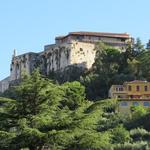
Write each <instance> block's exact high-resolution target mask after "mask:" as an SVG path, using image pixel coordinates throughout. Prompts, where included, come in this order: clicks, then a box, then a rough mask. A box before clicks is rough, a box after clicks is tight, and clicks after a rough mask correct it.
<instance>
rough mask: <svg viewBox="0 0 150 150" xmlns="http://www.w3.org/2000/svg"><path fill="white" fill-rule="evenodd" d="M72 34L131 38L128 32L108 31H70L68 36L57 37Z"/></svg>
mask: <svg viewBox="0 0 150 150" xmlns="http://www.w3.org/2000/svg"><path fill="white" fill-rule="evenodd" d="M70 35H81V36H82V35H84V36H100V37H116V38H130V35H129V34H128V33H108V32H84V31H80V32H70V33H69V34H68V35H66V36H58V37H56V39H63V38H65V37H68V36H70Z"/></svg>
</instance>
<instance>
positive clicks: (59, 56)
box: [0, 32, 133, 84]
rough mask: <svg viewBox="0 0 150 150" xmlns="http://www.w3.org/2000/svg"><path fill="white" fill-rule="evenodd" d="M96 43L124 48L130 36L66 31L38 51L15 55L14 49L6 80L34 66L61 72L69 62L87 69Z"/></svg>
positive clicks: (129, 41) (93, 56)
mask: <svg viewBox="0 0 150 150" xmlns="http://www.w3.org/2000/svg"><path fill="white" fill-rule="evenodd" d="M97 42H104V43H105V44H107V45H110V46H113V47H116V48H119V49H120V51H124V50H125V49H126V47H127V45H128V43H132V42H133V38H131V36H130V35H129V34H127V33H103V32H70V33H69V34H67V35H65V36H59V37H56V38H55V44H50V45H46V46H44V50H43V51H41V52H40V53H33V52H29V53H26V54H22V55H19V56H16V52H15V51H14V55H13V57H12V61H11V68H10V82H11V81H14V80H18V79H20V77H21V73H22V72H24V71H25V72H27V73H28V74H31V72H32V71H33V70H34V69H35V68H36V67H39V68H40V70H41V72H42V73H43V74H45V75H48V74H49V73H50V72H51V71H58V70H59V71H61V70H62V71H63V69H64V68H66V67H68V66H71V65H77V66H78V67H82V68H87V69H90V68H91V67H92V65H93V63H94V61H95V55H96V50H95V44H96V43H97ZM0 84H1V83H0Z"/></svg>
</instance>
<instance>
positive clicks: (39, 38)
mask: <svg viewBox="0 0 150 150" xmlns="http://www.w3.org/2000/svg"><path fill="white" fill-rule="evenodd" d="M149 7H150V0H142V1H141V0H1V1H0V80H1V79H3V78H5V77H6V76H8V75H9V70H10V62H11V57H12V53H13V49H16V50H17V53H18V54H22V53H25V52H29V51H34V52H39V51H42V50H43V47H44V45H46V44H50V43H54V39H55V36H58V35H64V34H67V33H68V32H71V31H96V32H118V33H120V32H121V33H122V32H128V33H130V34H131V35H132V36H133V37H135V38H136V37H140V38H141V40H142V41H143V43H146V42H147V41H148V39H149V38H150V11H149Z"/></svg>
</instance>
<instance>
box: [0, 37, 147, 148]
mask: <svg viewBox="0 0 150 150" xmlns="http://www.w3.org/2000/svg"><path fill="white" fill-rule="evenodd" d="M95 50H96V52H97V53H96V59H95V63H94V64H93V67H92V69H91V70H90V71H88V72H86V73H83V72H82V75H81V71H77V70H76V69H77V68H75V70H76V71H75V72H76V73H79V76H80V77H79V76H78V75H77V74H76V75H75V72H74V70H73V68H71V70H72V71H71V73H72V74H71V75H70V77H69V78H68V77H66V76H65V75H64V76H65V78H67V80H68V79H69V80H70V81H73V80H78V81H74V82H65V80H63V81H62V82H61V83H62V84H61V85H60V84H58V83H57V82H56V80H55V81H52V80H49V79H48V78H45V77H42V76H41V75H40V73H39V71H38V70H35V71H34V72H33V73H32V75H31V76H28V75H24V76H23V78H22V82H21V83H20V85H17V86H15V87H11V88H10V89H9V90H8V91H6V92H5V93H3V94H2V93H1V97H0V150H21V149H22V150H28V149H29V150H48V149H49V150H148V149H150V111H149V110H145V109H144V108H142V107H134V108H133V112H132V113H131V114H130V115H129V116H128V115H124V114H120V113H118V112H116V107H117V105H118V102H117V101H116V100H114V99H105V100H101V99H104V98H106V97H107V93H108V89H109V87H110V86H111V84H122V83H123V82H124V81H130V80H133V79H146V80H148V81H150V71H149V70H150V68H149V66H150V51H149V50H145V49H144V48H143V45H142V44H141V41H140V40H139V39H137V42H136V44H135V46H134V47H131V45H130V43H129V45H128V46H127V49H126V51H124V52H122V53H121V52H120V51H119V50H118V49H115V48H112V47H110V46H106V45H104V44H103V43H98V44H97V45H96V47H95ZM67 74H69V73H68V72H67ZM54 77H55V75H54V74H53V79H55V78H54ZM59 77H60V76H59ZM61 79H64V78H61ZM79 81H80V82H79ZM63 82H64V83H63ZM6 97H7V98H6ZM88 99H90V101H89V100H88ZM92 100H99V101H92Z"/></svg>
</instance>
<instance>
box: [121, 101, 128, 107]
mask: <svg viewBox="0 0 150 150" xmlns="http://www.w3.org/2000/svg"><path fill="white" fill-rule="evenodd" d="M120 105H121V106H128V103H127V102H121V103H120Z"/></svg>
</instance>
